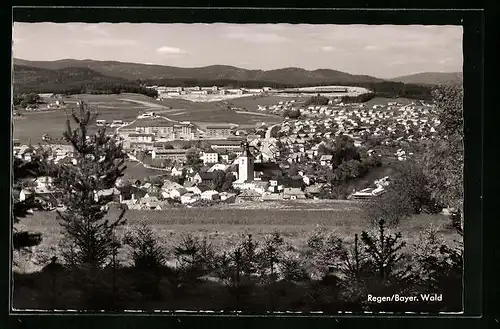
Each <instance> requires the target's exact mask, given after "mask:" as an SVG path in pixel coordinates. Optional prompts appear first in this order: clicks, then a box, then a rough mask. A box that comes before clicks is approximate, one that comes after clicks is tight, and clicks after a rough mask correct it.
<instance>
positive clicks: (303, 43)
mask: <svg viewBox="0 0 500 329" xmlns="http://www.w3.org/2000/svg"><path fill="white" fill-rule="evenodd" d="M462 33H463V31H462V27H461V26H424V25H400V26H396V25H311V24H222V23H220V24H219V23H217V24H132V23H99V24H88V23H17V22H15V23H14V24H13V31H12V39H13V56H14V57H16V58H21V59H26V60H37V61H52V60H58V59H67V58H72V59H93V60H115V61H120V62H133V63H147V64H160V65H169V66H178V67H201V66H208V65H232V66H237V67H241V68H246V69H262V70H270V69H279V68H285V67H300V68H304V69H307V70H314V69H333V70H339V71H343V72H347V73H351V74H363V75H370V76H375V77H378V78H384V79H388V78H394V77H398V76H402V75H407V74H413V73H420V72H461V71H462V63H463V59H462Z"/></svg>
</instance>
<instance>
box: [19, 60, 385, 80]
mask: <svg viewBox="0 0 500 329" xmlns="http://www.w3.org/2000/svg"><path fill="white" fill-rule="evenodd" d="M14 64H16V65H23V66H29V67H33V68H41V69H51V70H59V69H67V68H87V69H90V70H92V71H95V72H97V73H100V74H103V75H106V76H109V77H115V78H120V79H127V80H138V79H141V80H161V79H195V80H204V81H207V80H210V81H212V80H234V81H249V82H250V81H269V82H275V83H282V84H290V83H293V84H297V85H306V84H336V83H344V84H348V83H376V82H383V81H384V80H382V79H378V78H375V77H371V76H366V75H353V74H349V73H345V72H341V71H335V70H329V69H319V70H313V71H308V70H304V69H301V68H295V67H291V68H283V69H278V70H269V71H263V70H246V69H242V68H238V67H234V66H226V65H211V66H205V67H196V68H181V67H173V66H162V65H149V64H136V63H122V62H116V61H95V60H75V59H63V60H58V61H27V60H22V59H14Z"/></svg>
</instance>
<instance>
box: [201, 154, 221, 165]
mask: <svg viewBox="0 0 500 329" xmlns="http://www.w3.org/2000/svg"><path fill="white" fill-rule="evenodd" d="M201 158H202V160H203V164H207V163H217V162H218V161H219V154H218V153H217V152H203V153H202V157H201Z"/></svg>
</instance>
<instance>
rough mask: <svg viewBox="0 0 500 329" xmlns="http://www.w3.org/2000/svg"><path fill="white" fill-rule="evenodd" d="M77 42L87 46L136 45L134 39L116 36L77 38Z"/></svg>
mask: <svg viewBox="0 0 500 329" xmlns="http://www.w3.org/2000/svg"><path fill="white" fill-rule="evenodd" d="M78 43H80V44H83V45H87V46H98V47H127V46H135V45H137V41H136V40H131V39H116V38H94V39H87V40H79V41H78Z"/></svg>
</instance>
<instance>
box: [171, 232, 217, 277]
mask: <svg viewBox="0 0 500 329" xmlns="http://www.w3.org/2000/svg"><path fill="white" fill-rule="evenodd" d="M174 255H175V256H176V258H177V262H178V264H179V272H180V276H181V279H184V280H186V281H188V282H189V283H196V282H197V281H198V280H199V278H200V277H202V276H204V275H206V274H208V273H209V272H210V271H212V270H214V269H215V268H216V264H217V263H216V256H215V251H214V248H213V246H212V244H211V243H209V242H208V241H207V239H206V238H204V239H203V240H200V239H199V238H198V237H196V236H194V235H192V234H185V235H183V236H182V239H181V242H180V244H179V245H178V246H177V247H175V248H174Z"/></svg>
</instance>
